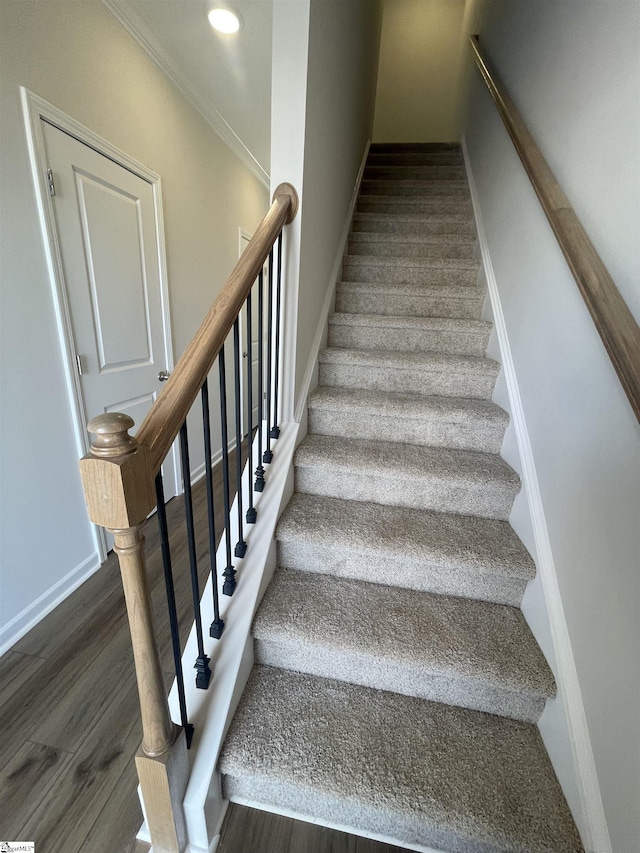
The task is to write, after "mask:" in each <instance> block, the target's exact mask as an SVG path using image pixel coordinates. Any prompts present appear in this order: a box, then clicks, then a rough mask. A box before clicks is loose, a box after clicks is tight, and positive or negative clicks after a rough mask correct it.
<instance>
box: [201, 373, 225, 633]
mask: <svg viewBox="0 0 640 853" xmlns="http://www.w3.org/2000/svg"><path fill="white" fill-rule="evenodd" d="M201 394H202V425H203V428H204V472H205V477H206V480H207V513H208V517H209V557H210V560H211V589H212V591H213V622H212V623H211V627H210V628H209V636H210V637H212V638H213V639H214V640H219V639H220V637H221V636H222V632H223V630H224V622H223V621H222V619H221V618H220V604H219V600H218V572H217V563H216V522H215V512H214V505H213V470H212V468H211V418H210V414H209V383H208V381H207V380H206V379H205V380H204V384H203V386H202V392H201Z"/></svg>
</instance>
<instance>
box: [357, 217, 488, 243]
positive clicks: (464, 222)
mask: <svg viewBox="0 0 640 853" xmlns="http://www.w3.org/2000/svg"><path fill="white" fill-rule="evenodd" d="M398 215H399V214H398ZM352 233H353V234H403V235H404V234H406V235H414V234H415V235H417V236H420V237H426V236H438V235H443V236H452V235H454V234H456V235H459V236H461V237H468V238H469V239H472V238H473V226H472V225H471V222H470V221H469V219H468V217H466V216H461V217H460V219H459V220H456V219H454V218H453V216H452V217H450V218H448V219H446V218H442V219H440V220H438V219H436V218H435V217H429V216H423V217H421V218H416V219H411V220H407V221H403V220H402V219H396V218H394V217H393V216H390V217H388V218H386V217H384V216H378V217H377V218H375V219H369V218H365V217H363V216H362V214H356V216H355V217H354V220H353V225H352Z"/></svg>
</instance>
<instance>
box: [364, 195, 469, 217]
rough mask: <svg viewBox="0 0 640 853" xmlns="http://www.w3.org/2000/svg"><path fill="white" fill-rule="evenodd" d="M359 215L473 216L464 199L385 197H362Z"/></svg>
mask: <svg viewBox="0 0 640 853" xmlns="http://www.w3.org/2000/svg"><path fill="white" fill-rule="evenodd" d="M356 212H357V213H373V214H383V215H385V216H395V214H398V215H400V216H406V215H407V214H409V215H410V216H428V217H430V218H431V217H434V216H436V217H440V216H446V217H449V216H454V217H456V218H457V217H464V218H465V219H466V218H468V217H469V216H470V214H471V204H470V203H469V202H467V201H463V200H462V199H460V200H458V201H451V200H449V201H446V202H445V201H442V200H440V201H438V199H435V200H433V199H424V198H423V199H415V198H414V199H412V198H409V197H406V198H398V197H397V196H396V197H395V198H393V197H389V198H385V197H384V196H379V195H378V196H369V198H367V197H366V196H360V198H359V200H358V206H357V208H356Z"/></svg>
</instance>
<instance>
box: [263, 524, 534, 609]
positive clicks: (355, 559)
mask: <svg viewBox="0 0 640 853" xmlns="http://www.w3.org/2000/svg"><path fill="white" fill-rule="evenodd" d="M277 547H278V551H277V553H278V566H280V567H281V568H283V569H293V570H297V571H301V572H316V573H318V574H325V575H332V576H334V577H339V578H349V579H351V580H361V581H367V582H368V583H380V584H383V585H385V586H398V587H403V588H404V589H415V590H418V591H420V592H433V593H437V594H439V595H456V596H460V597H461V598H472V599H479V600H481V601H491V602H494V603H495V604H508V605H510V606H512V607H519V606H520V602H521V601H522V596H523V595H524V590H525V587H526V585H527V581H526V580H521V579H520V578H505V577H502V576H500V575H492V574H480V573H478V572H473V573H472V572H469V571H466V570H465V568H464V567H460V566H457V565H455V564H448V565H442V564H441V563H438V562H436V561H435V560H434V561H427V560H416V559H409V558H407V557H406V556H401V555H395V554H390V553H388V552H387V551H383V550H376V548H375V542H372V543H371V548H370V550H368V551H366V552H363V551H360V550H358V549H356V548H352V549H347V548H339V547H337V546H334V545H332V544H331V543H328V544H327V543H325V544H322V545H319V544H311V543H309V542H305V541H302V540H296V539H290V540H289V539H287V540H283V539H279V540H278V546H277Z"/></svg>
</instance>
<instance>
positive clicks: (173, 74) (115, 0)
mask: <svg viewBox="0 0 640 853" xmlns="http://www.w3.org/2000/svg"><path fill="white" fill-rule="evenodd" d="M102 3H103V5H104V6H105V7H106V8H107V9H108V10H109V12H111V14H112V15H113V17H114V18H115V19H116V20H117V21H118V23H119V24H121V25H122V26H123V27H124V28H125V30H126V31H127V32H128V33H129V35H130V36H132V38H134V39H135V40H136V41H137V42H138V44H139V45H140V47H142V49H143V50H144V51H145V53H147V55H148V56H149V57H150V58H151V59H152V60H153V62H155V64H156V65H157V66H158V68H160V70H161V71H162V72H163V73H164V74H165V75H166V76H167V77H168V78H169V80H171V82H172V83H173V85H174V86H175V87H176V88H177V89H178V91H179V92H180V94H181V95H182V96H183V97H184V98H185V100H186V101H188V102H189V103H190V104H191V106H192V107H193V108H194V109H195V110H197V112H198V113H200V115H201V116H202V117H203V118H204V120H205V121H206V122H207V124H208V125H209V127H211V129H212V130H213V131H214V132H215V133H216V134H217V135H218V136H219V137H220V138H221V139H222V140H223V142H225V143H226V145H228V146H229V148H230V149H231V150H232V151H233V152H234V154H236V155H237V157H239V158H240V160H241V161H242V162H243V163H244V165H245V166H246V167H247V168H248V169H249V170H250V171H251V172H252V173H253V174H254V175H255V176H256V178H257V179H258V180H259V181H260V182H261V183H262V184H264V186H266V187H267V188H268V187H269V185H270V177H269V173H268V172H267V171H266V170H265V169H264V168H263V167H262V166H261V165H260V163H259V162H258V160H257V159H256V158H255V157H254V156H253V154H252V153H251V151H250V150H249V149H248V148H247V146H246V145H245V144H244V142H243V141H242V140H241V139H240V137H239V136H238V134H237V133H236V132H235V130H234V129H233V128H232V127H231V125H230V124H229V122H228V121H227V120H226V119H225V117H224V116H223V115H222V113H221V112H220V111H219V110H218V108H217V107H216V106H215V104H214V103H213V102H212V101H211V99H210V98H209V97H208V96H207V95H205V93H204V92H202V91H201V90H200V89H198V88H197V87H194V86H193V84H192V83H190V82H187V81H186V80H185V78H184V76H183V74H182V72H181V71H180V69H179V68H178V67H177V64H176V62H175V61H174V60H173V59H172V57H171V56H170V55H169V52H168V51H167V48H166V46H165V45H164V43H163V42H162V41H161V39H160V38H158V37H157V36H156V35H154V34H153V33H152V32H151V31H150V29H149V26H148V25H147V23H146V22H145V21H144V19H143V18H142V16H141V15H140V14H139V13H138V12H137V11H136V10H135V8H134V7H133V6H132V5H131V4H130V3H128V2H127V0H102Z"/></svg>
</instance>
